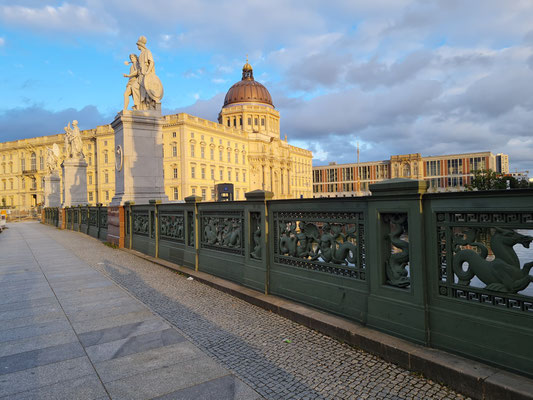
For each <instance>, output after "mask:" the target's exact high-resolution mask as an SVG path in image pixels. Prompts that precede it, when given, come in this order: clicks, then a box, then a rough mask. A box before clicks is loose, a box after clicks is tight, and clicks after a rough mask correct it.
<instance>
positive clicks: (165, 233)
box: [159, 211, 185, 243]
mask: <svg viewBox="0 0 533 400" xmlns="http://www.w3.org/2000/svg"><path fill="white" fill-rule="evenodd" d="M159 234H160V238H161V239H164V240H170V241H175V242H178V243H185V217H184V214H183V211H177V212H169V211H164V212H163V211H162V212H160V214H159Z"/></svg>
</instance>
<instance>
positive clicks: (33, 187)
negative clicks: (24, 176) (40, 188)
mask: <svg viewBox="0 0 533 400" xmlns="http://www.w3.org/2000/svg"><path fill="white" fill-rule="evenodd" d="M5 183H6V182H5V181H4V189H5ZM31 188H32V189H34V190H35V189H37V179H35V178H31Z"/></svg>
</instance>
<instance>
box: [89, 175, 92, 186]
mask: <svg viewBox="0 0 533 400" xmlns="http://www.w3.org/2000/svg"><path fill="white" fill-rule="evenodd" d="M88 179H89V185H92V184H93V176H92V175H89V176H88Z"/></svg>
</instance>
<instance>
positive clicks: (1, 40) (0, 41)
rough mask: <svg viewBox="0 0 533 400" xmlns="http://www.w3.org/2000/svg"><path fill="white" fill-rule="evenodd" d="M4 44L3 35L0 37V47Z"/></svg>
mask: <svg viewBox="0 0 533 400" xmlns="http://www.w3.org/2000/svg"><path fill="white" fill-rule="evenodd" d="M5 44H6V40H5V39H4V38H3V37H0V47H2V46H3V45H5Z"/></svg>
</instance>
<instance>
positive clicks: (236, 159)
mask: <svg viewBox="0 0 533 400" xmlns="http://www.w3.org/2000/svg"><path fill="white" fill-rule="evenodd" d="M238 163H239V153H235V164H238Z"/></svg>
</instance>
